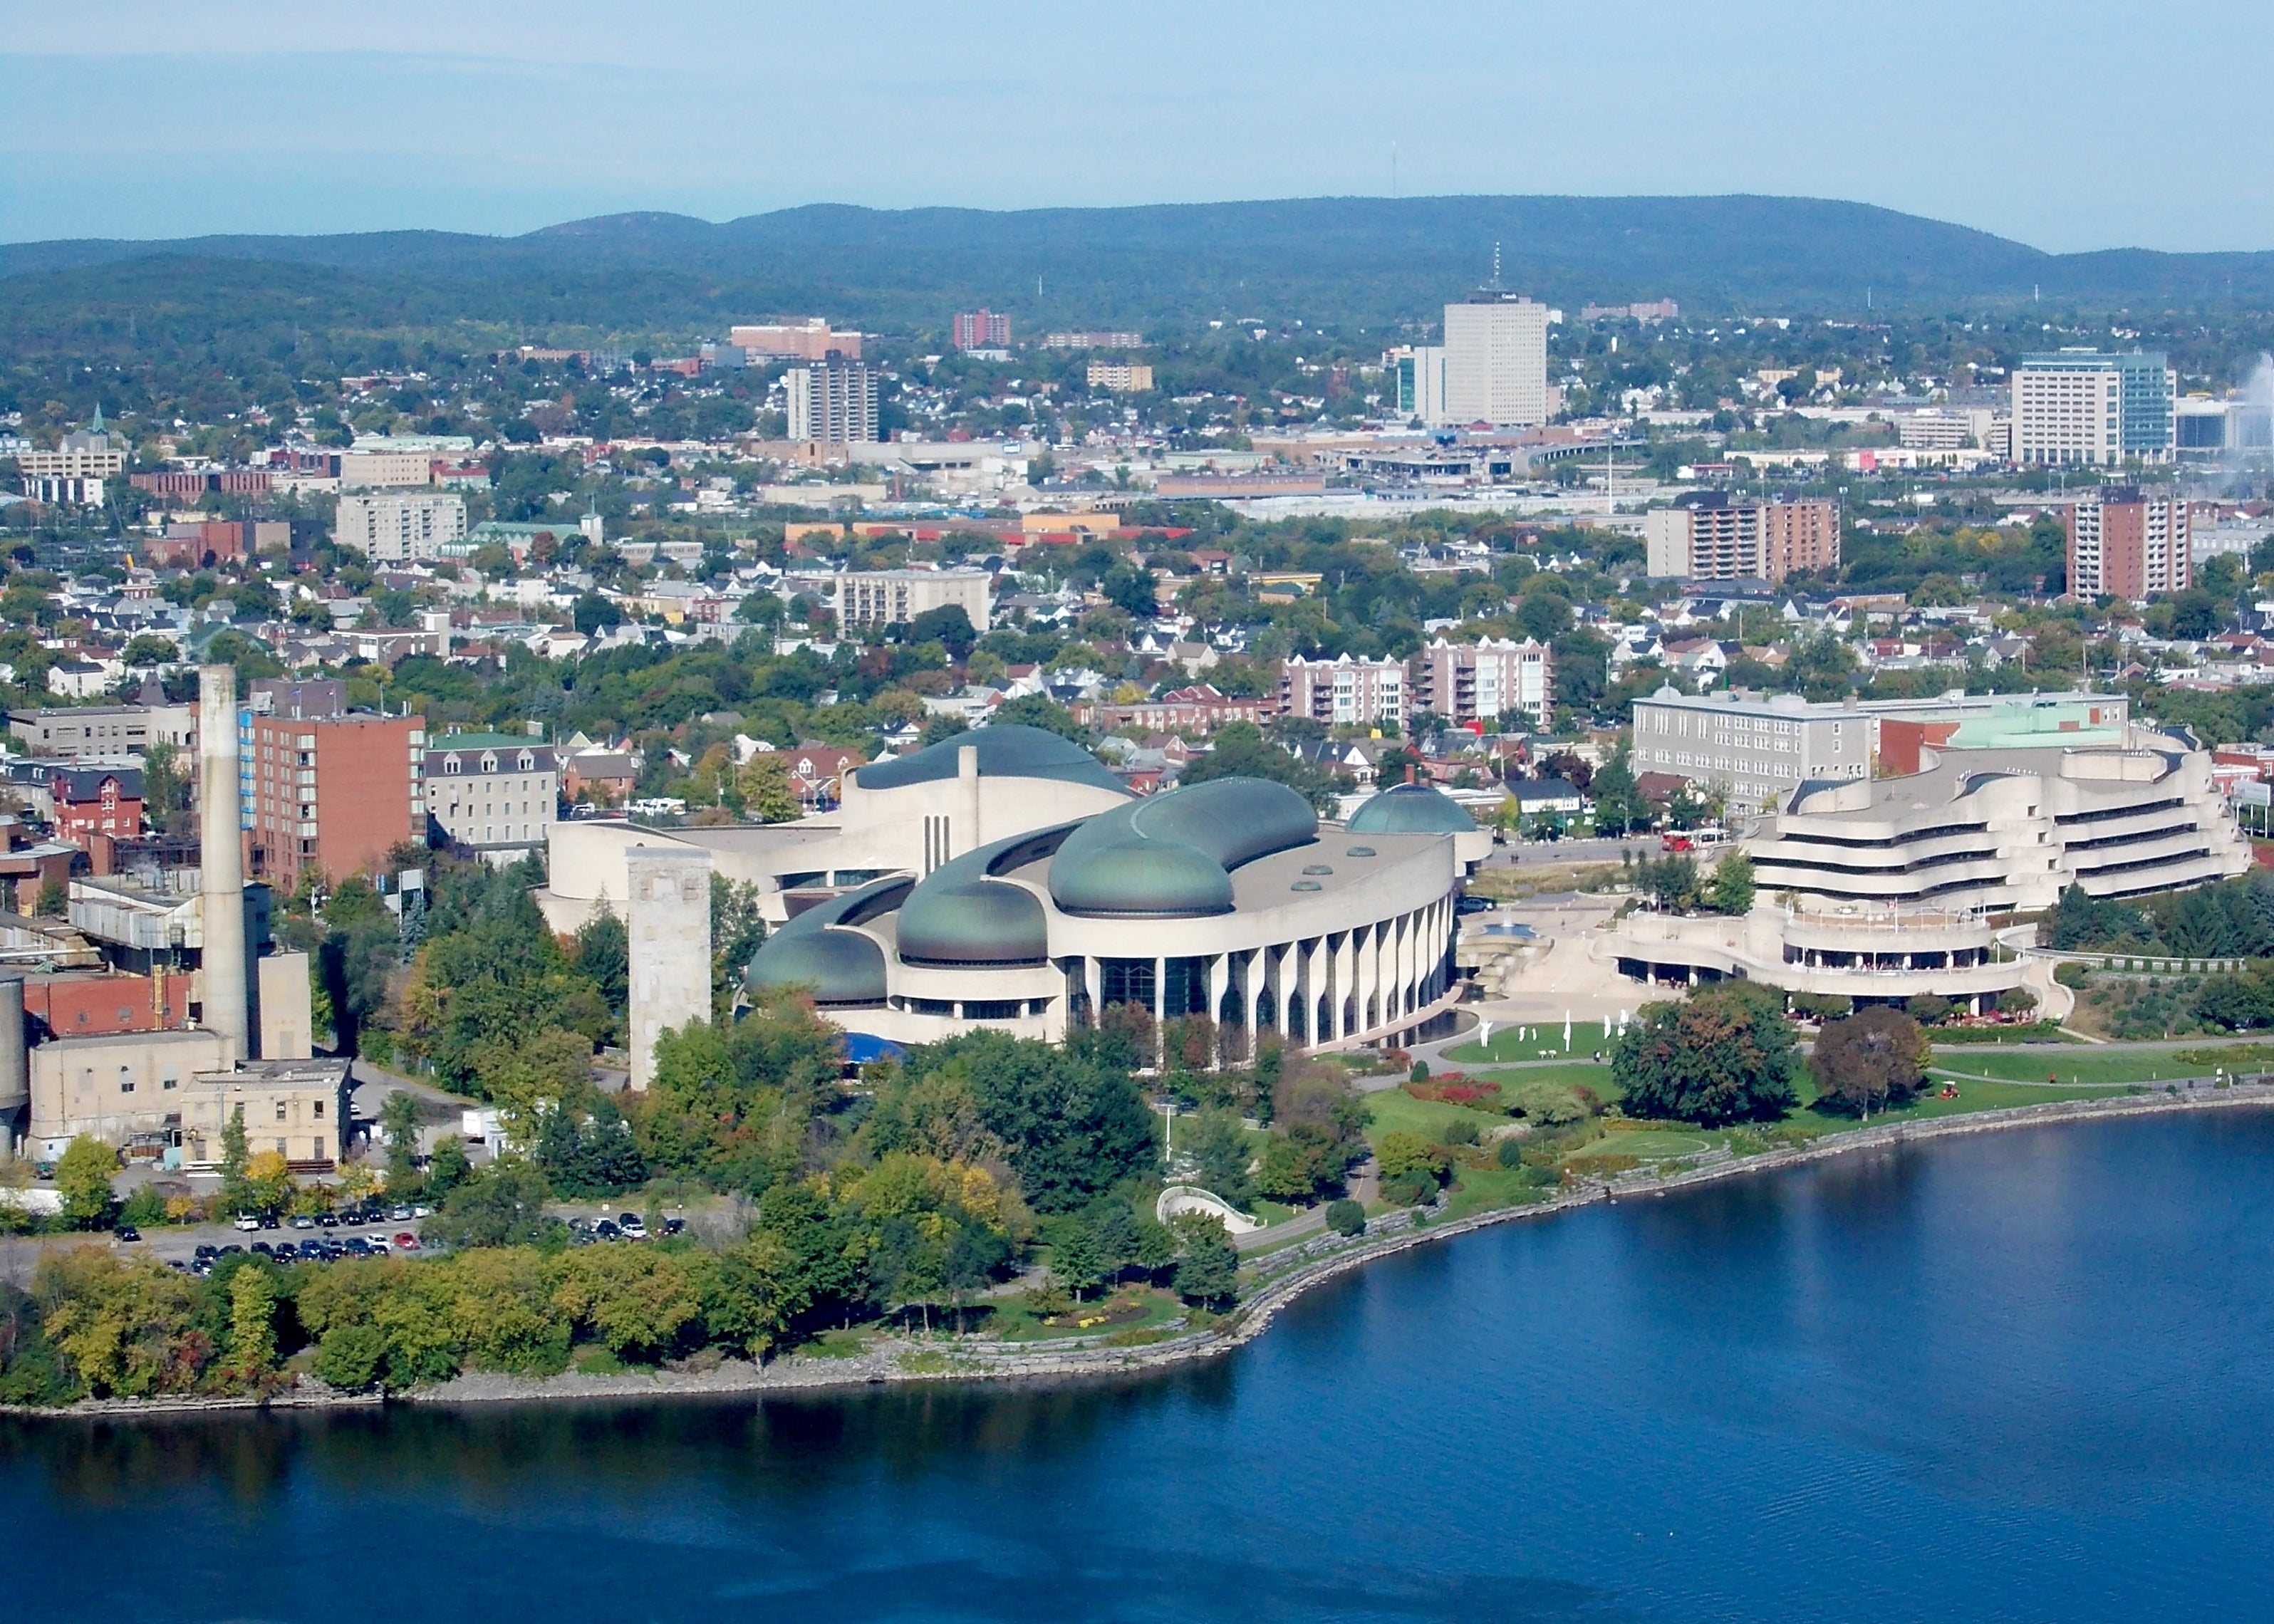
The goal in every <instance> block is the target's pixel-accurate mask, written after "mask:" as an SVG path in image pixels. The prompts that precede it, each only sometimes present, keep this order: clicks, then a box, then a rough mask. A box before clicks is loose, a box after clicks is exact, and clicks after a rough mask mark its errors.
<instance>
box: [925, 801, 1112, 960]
mask: <svg viewBox="0 0 2274 1624" xmlns="http://www.w3.org/2000/svg"><path fill="white" fill-rule="evenodd" d="M1074 827H1075V825H1073V824H1071V823H1068V824H1065V825H1063V826H1061V827H1059V828H1057V829H1049V830H1042V831H1037V832H1035V833H1032V834H1023V835H1015V836H1013V838H1010V839H1008V840H998V841H995V842H994V843H993V844H991V845H989V846H980V847H979V848H978V849H977V850H975V851H970V852H966V853H964V854H963V855H962V856H960V857H959V858H957V859H955V861H953V862H949V863H944V864H942V865H941V866H940V867H939V868H937V869H935V870H934V871H933V872H932V873H931V874H930V875H928V876H926V877H925V878H924V879H923V880H922V882H921V883H919V884H918V885H917V886H916V888H915V891H911V892H910V893H909V895H908V899H907V901H906V902H905V903H903V904H901V905H900V962H901V963H903V964H923V965H1006V964H1041V963H1043V961H1044V960H1046V959H1049V957H1050V925H1049V921H1047V920H1045V919H1044V918H1043V905H1042V903H1041V901H1040V900H1039V899H1038V898H1036V897H1035V894H1034V893H1033V892H1032V891H1025V890H1022V889H1020V887H1018V886H1016V885H1009V884H1005V883H1003V882H1002V881H1000V880H998V879H996V878H994V877H992V876H995V875H997V874H999V873H1001V872H1003V871H1004V870H1005V869H1008V868H1018V867H1020V866H1021V865H1023V864H1026V863H1029V862H1033V861H1036V860H1038V859H1040V858H1043V857H1047V856H1049V855H1050V853H1052V852H1054V851H1056V850H1057V849H1058V844H1059V842H1060V841H1062V840H1064V839H1065V837H1066V836H1067V834H1069V833H1070V832H1071V831H1073V829H1074Z"/></svg>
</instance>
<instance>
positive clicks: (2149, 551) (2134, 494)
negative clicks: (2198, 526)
mask: <svg viewBox="0 0 2274 1624" xmlns="http://www.w3.org/2000/svg"><path fill="white" fill-rule="evenodd" d="M2067 530H2068V590H2070V591H2071V592H2072V593H2074V594H2075V595H2076V596H2077V597H2079V598H2095V597H2098V596H2100V595H2101V594H2103V593H2105V594H2106V595H2108V596H2109V597H2112V598H2129V599H2132V600H2134V601H2135V602H2136V601H2137V600H2139V599H2141V598H2147V597H2150V596H2152V595H2153V594H2155V593H2157V592H2184V591H2186V590H2187V589H2188V588H2189V587H2190V586H2193V585H2194V584H2195V567H2194V560H2193V558H2192V557H2191V556H2190V548H2191V546H2192V545H2193V543H2192V539H2191V537H2190V533H2189V530H2188V527H2187V502H2186V501H2185V500H2183V499H2181V498H2180V497H2176V496H2168V495H2166V496H2150V495H2144V494H2142V492H2141V490H2140V489H2139V487H2138V486H2136V485H2106V486H2104V487H2103V488H2102V489H2100V490H2099V491H2097V492H2094V493H2093V494H2091V495H2090V496H2087V497H2085V498H2084V499H2083V500H2081V501H2079V502H2077V503H2076V505H2075V506H2074V507H2072V508H2070V509H2069V510H2068V513H2067Z"/></svg>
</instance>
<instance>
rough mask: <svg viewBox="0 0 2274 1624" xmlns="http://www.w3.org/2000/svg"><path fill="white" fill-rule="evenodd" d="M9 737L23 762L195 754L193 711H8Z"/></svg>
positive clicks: (126, 708)
mask: <svg viewBox="0 0 2274 1624" xmlns="http://www.w3.org/2000/svg"><path fill="white" fill-rule="evenodd" d="M8 731H9V732H10V733H13V734H15V736H16V738H17V739H18V740H19V741H20V742H21V743H22V744H23V747H24V753H25V754H26V756H44V757H46V758H47V759H49V760H51V761H70V762H78V761H90V760H93V761H124V760H125V759H126V758H127V757H128V756H139V755H141V754H142V753H143V752H144V751H146V750H147V749H148V748H150V747H151V746H152V745H154V744H165V745H170V746H172V747H173V748H175V749H177V750H187V751H192V752H193V751H195V750H196V749H197V748H198V708H197V707H196V706H195V705H78V706H70V707H64V708H61V709H55V710H49V709H46V708H41V709H36V710H22V711H10V712H8Z"/></svg>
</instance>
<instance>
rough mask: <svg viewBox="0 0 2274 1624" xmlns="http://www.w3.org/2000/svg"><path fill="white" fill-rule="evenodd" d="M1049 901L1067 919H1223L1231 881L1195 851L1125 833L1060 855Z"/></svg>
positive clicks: (1219, 867)
mask: <svg viewBox="0 0 2274 1624" xmlns="http://www.w3.org/2000/svg"><path fill="white" fill-rule="evenodd" d="M1069 844H1071V843H1069ZM1050 897H1051V898H1052V899H1053V900H1054V901H1056V902H1057V904H1058V906H1060V907H1062V908H1064V909H1065V911H1066V912H1067V913H1069V914H1138V915H1147V916H1150V915H1156V914H1229V913H1231V876H1230V875H1228V874H1226V873H1225V872H1224V868H1223V865H1221V864H1220V863H1218V862H1217V861H1216V860H1215V859H1214V858H1212V857H1210V856H1209V854H1208V853H1205V852H1202V851H1200V850H1198V849H1196V848H1195V847H1193V846H1185V845H1182V844H1180V843H1178V842H1177V841H1174V840H1142V839H1138V838H1133V837H1129V836H1127V835H1126V832H1125V836H1124V838H1121V839H1119V840H1115V841H1101V842H1097V843H1095V844H1092V845H1089V846H1085V847H1084V848H1083V849H1082V850H1081V851H1080V852H1067V851H1062V852H1060V853H1058V861H1057V862H1056V863H1055V864H1053V865H1052V866H1051V868H1050Z"/></svg>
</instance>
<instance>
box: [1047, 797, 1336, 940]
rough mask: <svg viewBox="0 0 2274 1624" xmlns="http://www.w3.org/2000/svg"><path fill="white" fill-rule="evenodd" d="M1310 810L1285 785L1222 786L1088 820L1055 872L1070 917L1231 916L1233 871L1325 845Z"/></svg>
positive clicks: (1054, 896) (1054, 892) (1053, 866)
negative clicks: (1261, 859) (1314, 844)
mask: <svg viewBox="0 0 2274 1624" xmlns="http://www.w3.org/2000/svg"><path fill="white" fill-rule="evenodd" d="M1318 831H1319V822H1318V819H1317V817H1316V816H1314V815H1313V813H1312V811H1311V807H1310V803H1309V802H1308V801H1305V800H1304V799H1303V798H1302V797H1301V796H1300V795H1299V794H1297V793H1295V792H1294V791H1293V790H1291V789H1289V788H1288V787H1287V786H1285V785H1284V784H1273V783H1270V782H1269V781H1267V780H1265V779H1262V778H1216V779H1211V780H1210V781H1209V782H1208V783H1205V784H1193V785H1188V786H1185V787H1184V788H1182V789H1172V790H1171V791H1169V792H1168V793H1165V794H1161V795H1156V796H1154V797H1153V798H1152V799H1151V800H1149V801H1134V802H1133V803H1131V804H1130V805H1128V806H1126V807H1117V808H1114V809H1113V810H1112V811H1111V812H1102V813H1100V814H1099V815H1098V816H1096V817H1094V818H1091V819H1089V820H1088V822H1087V823H1083V824H1082V825H1081V827H1080V828H1078V829H1076V830H1075V831H1073V833H1072V834H1071V835H1069V836H1067V837H1066V840H1065V845H1063V846H1060V847H1059V848H1058V856H1057V857H1056V858H1055V859H1053V860H1052V861H1051V863H1050V898H1051V900H1053V901H1054V902H1056V903H1057V904H1058V906H1059V907H1061V908H1063V909H1065V911H1066V912H1067V913H1069V914H1096V915H1106V916H1109V917H1111V916H1123V917H1132V918H1156V919H1157V918H1177V917H1180V916H1189V915H1193V914H1229V913H1230V912H1231V906H1232V892H1231V870H1233V869H1235V868H1239V866H1240V865H1241V864H1242V863H1246V862H1252V861H1254V860H1255V859H1256V858H1258V857H1263V856H1268V855H1269V854H1270V853H1273V852H1284V851H1286V850H1288V849H1289V848H1291V847H1292V846H1306V845H1308V844H1310V843H1311V842H1312V841H1314V840H1315V839H1317V838H1318Z"/></svg>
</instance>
